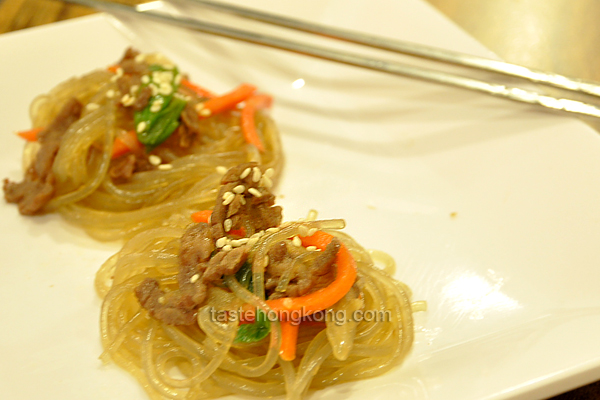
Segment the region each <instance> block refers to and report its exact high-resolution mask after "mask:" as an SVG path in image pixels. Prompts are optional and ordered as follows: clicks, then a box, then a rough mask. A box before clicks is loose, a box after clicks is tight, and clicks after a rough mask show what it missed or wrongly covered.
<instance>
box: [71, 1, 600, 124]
mask: <svg viewBox="0 0 600 400" xmlns="http://www.w3.org/2000/svg"><path fill="white" fill-rule="evenodd" d="M63 1H66V2H68V3H75V4H80V5H84V6H88V7H92V8H96V9H98V10H101V11H105V12H108V13H117V14H118V13H125V14H135V15H139V16H141V17H145V18H148V19H151V20H154V21H158V22H163V23H167V24H170V25H175V26H179V27H183V28H187V29H191V30H195V31H198V32H202V33H207V34H211V35H216V36H221V37H226V38H229V39H235V40H239V41H243V42H247V43H252V44H257V45H262V46H267V47H271V48H276V49H280V50H285V51H289V52H292V53H296V54H303V55H307V56H311V57H316V58H320V59H324V60H329V61H334V62H338V63H342V64H347V65H352V66H356V67H361V68H365V69H370V70H374V71H379V72H385V73H388V74H392V75H398V76H404V77H409V78H416V79H421V80H424V81H429V82H434V83H440V84H445V85H450V86H454V87H459V88H462V89H469V90H474V91H477V92H482V93H486V94H489V95H492V96H496V97H500V98H504V99H508V100H513V101H518V102H521V103H527V104H534V105H539V106H542V107H545V108H549V109H552V110H556V111H562V112H568V113H574V114H578V115H584V116H592V117H599V118H600V108H599V107H598V106H596V105H593V104H589V103H585V102H582V101H579V100H575V99H571V98H566V97H565V98H558V97H553V96H549V95H546V94H543V93H539V92H536V91H532V90H528V89H522V88H519V87H513V86H507V85H505V84H502V83H494V82H488V81H484V80H479V79H474V78H470V77H465V76H461V75H456V74H452V73H447V72H441V71H436V70H434V69H429V68H424V67H416V66H411V65H407V64H401V63H397V62H392V61H388V60H382V59H375V58H369V57H365V56H362V55H360V54H357V53H350V52H344V51H340V50H335V49H331V48H326V47H321V46H315V45H310V44H306V43H301V42H296V41H291V40H286V39H282V38H278V37H275V36H270V35H265V34H260V33H256V32H250V31H245V30H241V29H237V28H231V27H227V26H224V25H219V24H214V23H210V22H204V21H199V20H196V19H192V18H188V17H183V16H177V17H175V16H172V15H169V14H165V13H161V12H156V11H154V10H153V9H152V8H147V7H143V5H141V6H136V7H132V6H127V5H124V4H119V3H112V2H108V1H102V0H63ZM192 1H193V2H195V3H197V4H198V5H200V6H204V7H210V8H213V9H215V10H218V11H223V12H227V13H230V14H235V15H237V16H239V17H242V18H249V19H253V20H257V21H260V22H264V23H269V24H273V25H278V26H281V27H285V28H289V29H295V30H299V31H303V32H308V33H313V34H318V35H322V36H326V37H328V38H333V39H339V40H344V41H347V42H352V43H356V44H360V45H364V46H369V47H375V48H378V49H383V50H388V51H393V52H397V53H402V54H406V55H411V56H416V57H420V58H425V59H429V60H434V61H440V62H445V63H450V64H454V65H460V66H464V67H469V68H475V69H480V70H484V71H490V72H494V73H499V74H503V75H508V76H512V77H518V78H522V79H526V80H528V81H532V82H534V83H541V84H546V85H551V86H556V87H559V88H561V89H564V90H568V91H574V92H578V93H584V94H591V95H595V96H600V86H598V85H597V84H595V83H593V82H587V81H583V80H580V79H575V78H568V77H565V76H562V75H558V74H554V73H550V72H545V71H541V70H536V69H530V68H526V67H523V66H519V65H515V64H509V63H505V62H501V61H496V60H492V59H486V58H481V57H476V56H471V55H467V54H462V53H457V52H453V51H449V50H444V49H438V48H434V47H428V46H422V45H418V44H414V43H408V42H401V41H397V40H391V39H387V38H381V37H377V36H371V35H366V34H363V33H358V32H354V31H348V30H342V29H338V28H333V27H327V26H323V25H318V24H314V23H309V22H305V21H299V20H295V19H291V18H286V17H281V16H277V15H273V14H268V13H264V12H259V11H256V10H251V9H248V8H242V7H237V6H233V5H228V4H224V3H216V2H213V1H208V0H192Z"/></svg>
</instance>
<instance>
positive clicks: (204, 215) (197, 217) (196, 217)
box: [192, 210, 246, 237]
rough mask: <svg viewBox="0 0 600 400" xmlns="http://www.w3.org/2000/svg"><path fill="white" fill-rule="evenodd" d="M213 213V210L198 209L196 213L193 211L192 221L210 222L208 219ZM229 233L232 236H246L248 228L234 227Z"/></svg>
mask: <svg viewBox="0 0 600 400" xmlns="http://www.w3.org/2000/svg"><path fill="white" fill-rule="evenodd" d="M211 215H212V210H202V211H196V212H195V213H192V221H194V222H204V223H207V224H208V220H209V219H210V216H211ZM228 233H229V234H230V235H232V236H239V237H245V236H246V230H245V229H244V228H240V229H232V230H230V231H229V232H228Z"/></svg>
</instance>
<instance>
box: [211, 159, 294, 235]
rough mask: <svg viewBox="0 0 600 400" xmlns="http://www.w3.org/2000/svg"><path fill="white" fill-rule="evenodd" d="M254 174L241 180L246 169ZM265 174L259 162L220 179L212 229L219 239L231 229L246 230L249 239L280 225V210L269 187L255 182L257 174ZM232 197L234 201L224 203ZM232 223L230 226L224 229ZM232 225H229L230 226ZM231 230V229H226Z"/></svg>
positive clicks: (247, 164)
mask: <svg viewBox="0 0 600 400" xmlns="http://www.w3.org/2000/svg"><path fill="white" fill-rule="evenodd" d="M248 169H249V170H250V171H251V172H250V173H248V174H247V175H246V176H244V177H243V178H242V176H243V175H244V172H245V171H247V170H248ZM256 170H258V171H259V172H260V174H259V175H262V173H263V172H264V171H262V170H261V169H260V167H259V166H258V164H257V163H246V164H242V165H239V166H237V167H234V168H231V169H230V170H229V171H228V172H227V173H226V174H225V175H224V176H223V179H222V180H221V188H220V189H219V193H218V195H217V202H216V204H215V208H214V210H213V213H212V216H211V229H212V233H213V236H214V237H216V238H219V237H222V236H225V235H226V234H227V233H228V232H229V231H231V230H238V229H241V228H243V229H244V230H245V233H246V236H251V235H253V234H254V233H256V232H259V231H262V230H265V229H268V228H272V227H276V226H279V225H280V224H281V218H282V216H281V207H279V206H275V205H274V204H275V196H274V195H273V194H272V193H271V192H270V191H269V189H268V188H266V187H262V186H260V183H261V181H260V180H258V181H255V180H256V179H255V176H254V175H255V171H256ZM238 186H243V187H244V191H243V192H242V193H236V192H235V190H234V189H235V188H236V187H238ZM228 193H231V195H233V196H234V197H233V200H232V201H231V202H230V203H228V204H225V203H226V201H225V197H227V194H228ZM226 220H230V221H231V222H230V224H231V226H227V227H226V226H225V221H226ZM228 225H229V223H228ZM226 228H229V229H226Z"/></svg>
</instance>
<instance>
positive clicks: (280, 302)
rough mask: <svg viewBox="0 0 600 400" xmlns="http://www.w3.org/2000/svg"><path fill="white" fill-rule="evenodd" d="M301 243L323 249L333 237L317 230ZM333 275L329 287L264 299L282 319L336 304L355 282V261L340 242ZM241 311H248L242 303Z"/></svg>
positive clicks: (310, 312) (308, 313) (303, 314)
mask: <svg viewBox="0 0 600 400" xmlns="http://www.w3.org/2000/svg"><path fill="white" fill-rule="evenodd" d="M300 239H301V240H302V245H303V246H305V247H308V246H316V247H318V248H319V249H321V250H324V249H325V248H326V247H327V245H328V244H329V242H331V240H332V239H333V236H331V235H329V234H327V233H325V232H321V231H317V232H316V233H315V234H314V235H312V236H307V237H301V238H300ZM336 267H337V271H336V276H335V279H334V280H333V282H331V283H330V284H329V286H327V287H324V288H323V289H319V290H317V291H315V292H312V293H309V294H307V295H304V296H300V297H282V298H279V299H274V300H267V304H268V305H269V307H271V309H272V310H273V311H275V312H277V313H278V314H279V316H280V318H281V319H282V320H285V319H287V316H290V315H298V314H297V313H300V316H307V315H311V314H313V313H315V312H317V311H321V310H325V309H327V308H329V307H331V306H332V305H334V304H335V303H337V302H338V301H339V300H340V299H341V298H342V297H344V295H345V294H346V293H348V291H349V290H350V288H351V287H352V285H354V282H355V281H356V262H355V261H354V258H352V255H351V254H350V251H349V250H348V248H347V247H346V246H344V245H343V244H342V245H340V249H339V251H338V254H337V256H336ZM244 311H245V312H246V311H247V312H249V314H250V313H251V309H250V308H249V307H246V306H244Z"/></svg>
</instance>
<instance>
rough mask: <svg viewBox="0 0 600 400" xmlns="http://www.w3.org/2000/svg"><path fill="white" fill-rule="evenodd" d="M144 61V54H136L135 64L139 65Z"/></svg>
mask: <svg viewBox="0 0 600 400" xmlns="http://www.w3.org/2000/svg"><path fill="white" fill-rule="evenodd" d="M145 59H146V55H145V54H142V53H140V54H138V55H137V56H135V62H136V63H141V62H143V61H144V60H145Z"/></svg>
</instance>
